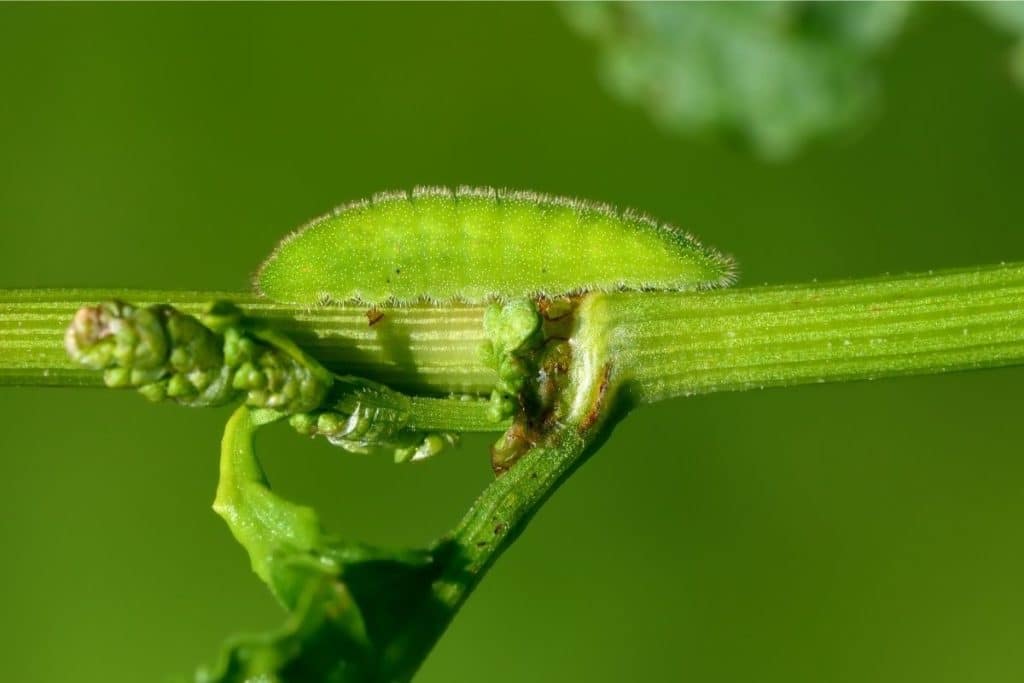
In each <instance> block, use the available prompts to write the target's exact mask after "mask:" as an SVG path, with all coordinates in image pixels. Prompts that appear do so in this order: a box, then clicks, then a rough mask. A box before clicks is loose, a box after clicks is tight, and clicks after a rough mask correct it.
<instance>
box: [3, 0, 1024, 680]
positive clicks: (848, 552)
mask: <svg viewBox="0 0 1024 683" xmlns="http://www.w3.org/2000/svg"><path fill="white" fill-rule="evenodd" d="M1011 42H1012V41H1011V39H1010V38H1009V37H1008V36H1007V35H1005V34H1002V33H999V32H996V31H994V30H992V29H991V28H989V27H988V25H986V24H985V23H984V22H983V21H982V20H980V19H979V18H978V17H977V16H976V15H975V14H973V13H970V12H969V11H967V10H965V9H964V8H962V7H958V6H945V5H944V6H937V5H934V6H927V7H924V8H922V11H919V12H917V13H916V14H915V15H914V16H913V17H912V18H911V20H910V21H909V23H908V25H907V27H906V30H905V33H904V35H903V36H902V37H901V39H899V40H898V41H897V42H896V43H895V44H894V46H893V47H892V49H890V50H888V51H886V52H884V53H883V55H882V56H881V59H880V61H879V65H880V67H879V73H880V77H881V81H882V87H883V92H884V105H883V108H882V110H881V111H880V114H879V115H878V116H877V117H876V119H875V120H874V121H872V122H870V124H865V125H864V126H862V127H861V128H860V129H859V130H857V131H855V132H853V133H848V134H844V135H840V136H838V137H835V136H833V137H831V138H828V139H826V140H824V141H822V142H819V143H816V144H813V145H812V146H810V147H809V148H807V149H805V150H804V151H803V152H802V153H801V154H800V155H799V156H797V157H796V159H795V160H794V161H792V162H789V163H785V164H767V163H764V162H762V161H759V160H758V159H757V157H756V156H754V155H752V154H751V153H750V152H749V151H747V150H744V149H742V148H739V147H735V146H732V145H730V144H728V143H726V142H722V141H715V140H707V139H704V140H694V139H692V138H685V137H674V136H671V135H669V134H667V133H665V132H663V131H662V130H660V129H659V128H658V127H657V126H656V125H654V124H652V123H651V121H650V119H649V117H648V116H647V115H646V114H645V113H644V112H643V111H642V110H640V109H637V108H635V107H633V106H627V105H623V104H621V103H619V102H618V101H617V100H615V99H614V98H613V97H612V96H611V95H609V94H608V93H607V91H606V90H605V89H604V88H602V86H601V83H600V78H599V76H598V71H597V66H596V65H597V62H598V49H597V47H596V46H595V45H594V44H592V43H591V42H590V41H588V40H587V39H585V38H582V37H579V36H578V35H577V34H575V33H574V32H572V31H571V30H570V29H569V28H568V27H567V25H566V22H565V20H564V17H563V16H562V14H561V11H560V10H559V8H557V7H554V6H550V5H489V6H480V5H461V4H460V5H415V6H410V5H390V4H389V5H198V4H189V5H102V6H97V5H4V6H2V7H0V287H43V286H45V287H56V286H72V285H74V286H124V287H152V288H195V289H200V288H202V289H214V288H228V289H238V288H243V287H245V286H246V284H247V281H248V278H249V276H250V275H251V273H252V272H253V270H254V269H255V267H256V265H257V264H258V263H259V261H260V259H261V257H262V256H263V255H264V254H266V253H267V252H268V251H269V250H270V248H271V247H272V246H273V244H274V242H275V240H276V239H277V238H278V237H280V236H281V235H282V234H283V233H284V232H286V231H287V230H289V229H290V228H291V227H293V226H295V225H297V224H299V223H301V222H303V221H304V220H306V219H307V218H309V217H311V216H313V215H316V214H318V213H320V212H323V211H325V210H326V209H328V208H329V207H331V206H332V205H333V204H336V203H340V202H342V201H346V200H350V199H354V198H360V197H363V196H365V195H368V194H370V193H372V192H374V191H377V190H382V189H391V188H408V187H410V186H412V185H414V184H487V185H498V186H509V187H516V188H520V187H521V188H532V189H536V190H541V191H546V192H552V193H560V194H569V195H575V196H582V197H588V198H594V199H600V200H604V201H608V202H613V203H616V204H620V205H628V206H634V207H638V208H641V209H643V210H646V211H649V212H651V213H652V214H654V215H656V216H660V217H663V218H665V219H667V220H671V221H674V222H677V223H679V224H681V225H683V226H684V227H686V228H688V229H690V230H692V231H694V232H695V233H697V234H699V235H700V236H701V237H703V238H704V239H705V240H706V241H707V242H709V243H710V244H713V245H716V246H718V247H720V248H722V249H724V250H726V251H729V252H731V253H733V254H735V255H736V256H737V258H738V259H739V261H740V263H741V266H742V281H743V282H744V283H745V284H760V283H762V282H771V283H779V282H794V281H804V280H810V279H812V278H818V279H826V278H837V277H855V276H866V275H874V274H879V273H883V272H889V271H892V272H897V271H914V270H926V269H929V268H943V267H951V266H967V265H972V264H982V263H992V262H998V261H1002V260H1019V259H1024V231H1022V230H1021V216H1022V215H1024V191H1022V178H1024V92H1022V91H1021V90H1019V89H1017V88H1015V87H1014V86H1013V84H1012V82H1011V78H1010V75H1009V73H1008V68H1007V61H1006V57H1007V51H1008V50H1009V48H1010V45H1011ZM1022 380H1024V369H1007V370H998V371H988V372H978V373H966V374H957V375H949V376H942V377H923V378H914V379H901V380H893V381H884V382H875V383H865V384H848V385H834V386H813V387H806V388H800V389H789V390H772V391H766V392H751V393H745V394H733V395H712V396H707V397H702V398H695V399H688V400H677V401H670V402H666V403H663V404H659V405H656V406H653V407H650V408H646V409H644V410H641V411H638V412H637V413H635V414H634V415H632V416H630V417H629V419H627V420H626V421H625V422H624V423H623V424H622V425H621V426H620V427H619V429H618V431H617V432H616V434H615V435H614V437H613V438H612V439H611V441H610V442H609V444H608V446H607V447H606V448H605V449H604V450H603V451H602V452H600V453H599V454H598V455H597V456H596V457H595V458H593V460H592V461H591V462H589V463H588V464H587V465H586V466H585V467H584V468H582V470H580V471H579V472H578V473H577V474H576V475H575V476H574V477H573V478H572V479H571V480H570V481H569V482H568V484H567V485H566V486H565V487H564V488H563V489H562V490H561V491H560V492H559V493H558V494H557V495H556V496H555V497H554V498H553V499H552V500H551V501H550V503H549V504H548V505H547V506H546V507H545V508H544V509H543V510H542V512H541V513H540V514H539V515H538V516H537V518H536V519H535V521H534V522H533V524H532V526H531V527H530V529H529V530H528V531H527V533H526V534H525V535H524V536H523V537H522V538H521V539H520V541H519V542H518V543H517V544H516V545H515V546H514V547H513V548H512V549H511V550H510V551H509V552H508V553H507V554H506V555H505V556H504V558H503V559H502V560H501V562H499V564H498V565H497V566H496V567H495V568H494V570H493V571H492V572H491V574H490V576H489V577H488V579H487V580H486V581H484V583H483V584H482V585H481V587H480V588H479V590H478V591H477V592H476V594H475V595H474V597H473V598H472V599H471V600H470V601H469V603H468V604H467V606H466V608H465V609H464V611H463V612H462V613H461V614H460V615H459V617H458V618H457V620H456V621H455V623H454V624H453V625H452V627H451V629H450V631H449V633H448V634H447V636H446V637H445V638H444V639H443V640H442V641H441V643H440V645H439V646H438V648H437V649H436V650H435V652H434V653H433V655H432V656H431V657H430V659H429V660H428V661H427V663H426V665H425V667H424V669H423V671H422V675H421V677H420V680H422V681H425V682H439V681H475V680H488V681H494V682H500V681H522V680H537V681H564V680H588V681H623V680H652V681H660V680H665V681H669V680H672V681H674V680H693V681H702V682H705V683H707V682H715V681H723V682H724V681H755V680H756V681H785V682H787V683H792V682H794V681H866V680H870V681H929V682H930V683H939V682H942V681H957V682H963V681H986V682H991V681H1019V680H1022V679H1024V648H1022V647H1021V642H1022V641H1024V578H1022V577H1024V538H1022V534H1021V533H1020V528H1021V521H1022V520H1024V459H1022V458H1021V457H1020V456H1021V453H1020V451H1021V449H1020V441H1021V436H1022V435H1024V426H1022V423H1021V420H1020V399H1019V394H1020V387H1021V385H1022ZM0 415H2V418H0V420H2V423H3V428H2V430H0V450H2V452H3V457H2V458H0V540H2V543H3V547H4V551H3V553H4V554H3V558H4V559H3V562H2V563H0V604H2V606H3V610H2V615H3V616H2V620H0V654H2V656H0V678H3V679H4V680H12V681H44V682H49V681H66V680H71V679H74V680H76V681H81V682H83V683H87V682H91V681H111V682H115V681H116V682H120V681H125V682H128V681H131V682H133V683H134V682H137V681H160V680H165V678H166V677H167V676H168V675H170V674H176V673H178V674H180V673H185V672H188V671H191V670H192V669H193V668H194V667H195V666H196V665H197V664H198V663H200V662H203V661H210V660H211V659H212V657H213V655H214V653H215V652H216V650H217V648H218V647H219V643H220V642H221V641H222V640H223V638H224V637H225V636H226V635H228V634H229V633H233V632H236V631H239V630H250V631H251V630H257V629H262V628H266V627H270V626H273V625H275V624H277V623H278V622H279V621H280V618H281V613H280V612H279V610H278V608H277V606H276V605H275V604H274V603H273V601H272V599H271V598H270V596H269V595H268V594H267V592H266V591H265V590H264V589H263V587H262V585H261V584H260V583H259V581H258V580H257V579H256V578H255V577H254V576H252V575H251V574H250V571H249V568H248V566H247V560H246V557H245V555H244V553H243V552H242V550H241V549H240V548H239V547H238V546H237V545H235V543H234V542H233V541H232V540H231V538H230V536H229V534H228V531H227V529H226V528H225V526H224V525H223V523H222V522H221V520H219V519H218V518H217V517H215V516H214V514H213V513H212V512H211V511H210V509H209V506H210V502H211V500H212V497H213V490H214V486H215V477H216V458H217V445H218V442H219V438H220V431H221V428H222V425H223V422H224V419H225V417H226V413H225V412H224V411H189V410H186V409H183V408H179V407H174V406H164V405H161V406H152V405H149V404H146V403H145V402H144V401H143V400H141V399H140V398H139V397H138V396H136V395H133V394H130V393H118V392H106V391H85V390H57V389H50V390H45V389H18V388H0ZM487 443H488V439H484V438H470V439H466V440H465V445H464V447H463V448H462V449H460V450H459V451H456V452H454V453H452V454H450V455H447V456H445V457H441V458H438V459H437V460H435V461H431V462H429V463H426V464H424V465H422V466H413V467H396V466H393V465H391V464H389V463H388V462H384V461H377V460H372V459H361V458H357V457H352V456H346V455H344V454H341V453H339V452H337V451H335V450H333V449H331V448H329V447H327V446H326V445H325V444H324V443H322V442H310V441H306V440H300V439H296V438H294V436H292V435H291V434H289V433H287V431H285V430H284V429H282V430H278V431H273V432H271V433H270V434H269V435H268V436H267V437H265V438H264V439H263V441H262V442H261V445H260V448H261V453H262V454H263V455H264V460H265V462H266V465H267V468H268V471H269V474H270V477H271V479H272V481H273V482H274V483H275V485H276V486H277V487H278V488H279V489H281V490H282V491H283V492H284V493H285V494H286V495H288V496H291V497H294V498H297V499H300V500H304V501H308V502H311V503H313V504H315V505H316V506H317V507H318V508H319V510H320V511H321V514H322V516H323V518H324V520H325V522H326V523H327V524H328V526H329V528H332V529H334V530H338V531H344V532H345V533H346V534H349V535H352V536H355V537H360V538H364V539H366V540H371V541H375V542H380V543H394V544H416V543H422V542H425V541H426V540H428V539H430V538H432V537H434V536H436V535H438V534H440V533H441V532H443V531H444V530H446V529H447V528H448V527H450V526H451V525H452V524H453V523H454V521H455V520H456V519H457V518H458V517H459V515H460V513H461V511H462V510H464V509H465V508H466V507H467V506H468V504H469V502H470V501H471V500H472V498H473V497H474V495H475V494H476V493H477V492H478V491H479V490H481V489H482V487H483V486H484V485H485V483H486V482H487V481H488V478H489V476H490V473H489V469H488V460H487V456H486V447H487Z"/></svg>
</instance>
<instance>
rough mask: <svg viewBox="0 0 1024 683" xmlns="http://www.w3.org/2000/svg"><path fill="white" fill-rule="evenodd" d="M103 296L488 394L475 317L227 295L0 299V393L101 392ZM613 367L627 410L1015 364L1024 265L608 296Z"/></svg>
mask: <svg viewBox="0 0 1024 683" xmlns="http://www.w3.org/2000/svg"><path fill="white" fill-rule="evenodd" d="M110 298H120V299H124V300H127V301H131V302H132V303H135V304H138V305H145V304H149V303H169V304H172V305H174V306H177V307H179V308H181V309H182V310H184V311H186V312H197V311H198V310H199V309H200V308H201V307H202V306H204V305H205V304H206V303H208V302H209V301H212V300H214V299H228V300H231V301H233V302H235V303H237V304H238V305H240V306H242V307H243V308H245V310H246V311H247V312H248V313H249V314H251V315H256V316H261V317H265V318H267V319H268V320H271V321H274V322H275V323H276V325H277V326H278V327H279V329H280V330H281V331H282V332H285V333H286V334H288V335H290V336H291V337H292V338H293V339H295V341H297V342H298V343H299V344H300V345H301V346H302V347H303V348H304V349H306V350H307V351H308V352H310V353H311V354H312V355H314V356H315V357H317V358H318V359H319V360H321V362H323V363H324V364H325V365H327V366H328V367H330V368H332V369H335V370H338V371H339V372H345V373H348V374H353V375H359V376H363V377H368V378H370V379H375V380H378V381H380V382H383V383H385V384H388V385H390V386H393V387H394V388H396V389H399V390H402V391H406V392H409V393H413V394H420V395H427V396H446V395H449V394H453V393H454V394H473V395H485V394H487V393H488V392H489V391H490V389H491V387H492V386H493V384H494V373H493V370H491V369H490V368H488V367H486V366H485V365H484V364H483V363H482V362H481V360H480V358H479V355H478V348H479V345H480V343H481V342H482V341H483V338H484V333H483V325H482V317H483V308H481V307H478V306H463V305H451V304H449V305H441V306H412V307H403V308H396V309H387V310H385V311H383V313H384V319H383V320H380V321H379V322H376V323H375V324H373V325H371V324H370V319H372V318H373V317H375V316H371V317H368V316H367V310H366V309H365V308H361V307H355V306H334V307H329V308H318V309H314V310H310V309H307V308H303V307H299V306H290V305H282V304H275V303H272V302H268V301H266V300H263V299H259V298H256V297H254V296H252V295H249V294H239V293H230V292H178V291H109V290H93V289H81V290H7V291H0V384H22V385H57V386H89V385H98V384H99V382H100V378H99V376H98V374H97V373H93V372H89V371H86V370H81V369H79V368H76V367H74V366H73V364H72V362H71V361H70V360H69V359H68V358H67V355H66V354H65V352H64V346H63V334H64V329H65V327H66V326H67V323H68V321H69V320H70V319H71V316H72V315H73V314H74V312H75V310H77V309H78V307H80V306H82V305H84V304H92V303H96V302H98V301H101V300H105V299H110ZM607 301H608V312H609V320H608V324H609V325H610V326H611V328H612V329H613V331H614V342H613V356H614V358H615V359H616V364H617V367H618V369H619V371H620V372H621V373H622V374H623V378H624V380H625V381H626V386H625V391H626V393H627V395H628V396H629V398H631V399H632V400H633V401H635V402H638V403H647V402H652V401H657V400H660V399H664V398H670V397H673V396H682V395H690V394H698V393H710V392H714V391H735V390H742V389H750V388H759V387H769V386H789V385H794V384H803V383H813V382H833V381H847V380H853V379H873V378H880V377H889V376H896V375H908V374H924V373H936V372H947V371H954V370H967V369H973V368H981V367H994V366H1000V365H1012V364H1016V363H1020V362H1024V264H1020V263H1016V264H1007V265H1000V266H991V267H982V268H972V269H965V270H958V271H943V272H937V273H928V274H919V275H906V276H896V277H884V278H877V279H869V280H860V281H851V282H842V283H831V284H816V283H815V284H800V285H787V286H781V287H751V288H740V289H731V290H719V291H711V292H697V293H675V292H643V293H637V292H628V293H620V294H614V295H609V296H608V297H607Z"/></svg>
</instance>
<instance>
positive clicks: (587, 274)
mask: <svg viewBox="0 0 1024 683" xmlns="http://www.w3.org/2000/svg"><path fill="white" fill-rule="evenodd" d="M734 277H735V265H734V263H733V261H732V259H731V258H730V257H728V256H725V255H723V254H721V253H719V252H718V251H715V250H714V249H711V248H709V247H706V246H703V245H702V244H701V243H700V242H699V241H698V240H697V239H696V238H695V237H693V236H692V235H690V234H688V233H686V232H684V231H682V230H679V229H678V228H675V227H673V226H671V225H668V224H665V223H661V222H659V221H656V220H653V219H651V218H648V217H646V216H644V215H642V214H639V213H636V212H633V211H619V210H616V209H615V208H613V207H611V206H608V205H605V204H595V203H591V202H585V201H580V200H575V199H569V198H565V197H554V196H549V195H543V194H536V193H532V192H521V191H509V190H493V189H490V188H472V187H460V188H458V189H457V190H455V191H452V190H450V189H446V188H432V187H419V188H416V189H414V190H413V191H412V192H411V193H406V192H388V193H381V194H377V195H374V196H373V198H372V199H370V200H363V201H358V202H354V203H351V204H346V205H344V206H341V207H339V208H337V209H335V210H334V211H332V212H331V213H329V214H327V215H325V216H322V217H320V218H317V219H314V220H313V221H311V222H309V223H308V224H306V225H305V226H303V227H301V228H299V229H298V230H296V231H295V232H293V233H291V234H290V235H288V236H286V237H285V238H284V239H283V240H281V242H280V243H279V245H278V246H277V248H276V249H275V250H274V252H273V253H272V254H271V255H270V257H269V258H268V259H267V260H266V261H265V262H264V263H263V265H262V266H261V267H260V269H259V271H258V272H257V274H256V277H255V282H254V284H255V286H256V289H257V291H259V292H260V293H262V294H263V295H265V296H267V297H268V298H270V299H273V300H275V301H279V302H281V303H293V304H308V305H315V304H318V303H319V304H322V303H333V302H337V303H341V302H358V303H361V304H365V305H367V306H379V305H384V304H391V305H404V304H412V303H417V302H425V301H426V302H434V303H447V302H454V301H461V302H466V303H482V302H486V301H508V300H511V299H516V298H523V297H531V298H532V297H538V296H544V297H553V296H561V295H570V294H578V293H583V292H588V291H615V290H674V291H675V290H692V289H703V288H710V287H719V286H726V285H729V284H731V283H732V281H733V279H734Z"/></svg>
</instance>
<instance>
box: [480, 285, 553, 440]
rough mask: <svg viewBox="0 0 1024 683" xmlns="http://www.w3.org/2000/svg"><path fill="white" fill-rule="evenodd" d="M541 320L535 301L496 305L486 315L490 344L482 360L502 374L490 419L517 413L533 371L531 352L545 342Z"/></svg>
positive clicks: (493, 394) (482, 349) (482, 350)
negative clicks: (521, 395) (524, 389)
mask: <svg viewBox="0 0 1024 683" xmlns="http://www.w3.org/2000/svg"><path fill="white" fill-rule="evenodd" d="M540 330H541V317H540V314H539V313H538V312H537V308H536V306H535V305H534V304H533V302H531V301H526V300H517V301H511V302H509V303H507V304H504V305H499V304H493V305H491V306H490V307H488V309H487V310H486V311H485V312H484V331H485V332H486V333H487V341H485V342H484V343H483V344H482V345H481V347H480V360H481V361H482V362H483V363H484V365H487V366H488V367H490V368H493V369H494V371H495V372H496V373H497V374H498V381H497V382H496V383H495V385H494V389H493V390H492V391H491V405H490V416H491V418H492V419H493V420H494V421H496V422H497V421H500V420H503V419H505V418H508V417H511V416H513V415H515V414H516V412H517V410H518V409H519V395H520V392H521V391H522V390H523V387H524V386H525V384H526V380H527V379H528V378H529V377H530V375H531V373H532V371H533V369H532V363H531V362H530V361H529V359H528V358H527V352H528V351H529V350H531V349H533V348H534V347H536V346H537V345H538V344H539V343H540V342H541V341H542V338H541V333H540Z"/></svg>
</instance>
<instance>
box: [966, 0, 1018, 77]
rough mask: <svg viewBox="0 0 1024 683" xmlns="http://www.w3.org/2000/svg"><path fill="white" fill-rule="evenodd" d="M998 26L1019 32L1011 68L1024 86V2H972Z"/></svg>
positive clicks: (1011, 57) (1014, 75) (972, 4)
mask: <svg viewBox="0 0 1024 683" xmlns="http://www.w3.org/2000/svg"><path fill="white" fill-rule="evenodd" d="M971 7H974V8H975V9H977V10H978V11H979V12H981V13H982V14H983V15H985V16H986V17H987V18H988V19H989V20H990V21H991V22H992V23H994V24H995V25H996V26H999V27H1002V28H1004V29H1006V30H1008V31H1012V32H1014V33H1016V34H1018V37H1019V40H1018V41H1017V44H1016V46H1014V49H1013V52H1012V53H1011V55H1010V69H1011V70H1012V72H1013V77H1014V78H1016V79H1017V83H1018V84H1019V85H1020V86H1021V87H1024V2H1020V1H1019V0H1018V1H1016V2H974V3H971Z"/></svg>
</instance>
